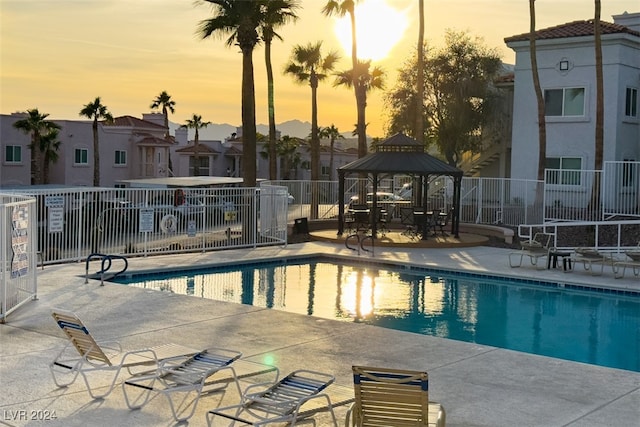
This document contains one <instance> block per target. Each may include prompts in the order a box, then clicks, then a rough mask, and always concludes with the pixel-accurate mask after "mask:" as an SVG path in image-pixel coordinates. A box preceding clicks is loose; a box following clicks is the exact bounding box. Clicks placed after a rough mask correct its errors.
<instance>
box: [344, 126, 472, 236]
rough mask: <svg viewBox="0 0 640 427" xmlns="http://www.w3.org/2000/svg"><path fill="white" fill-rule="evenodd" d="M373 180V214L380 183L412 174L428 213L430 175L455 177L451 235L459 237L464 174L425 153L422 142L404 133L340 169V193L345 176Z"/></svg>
mask: <svg viewBox="0 0 640 427" xmlns="http://www.w3.org/2000/svg"><path fill="white" fill-rule="evenodd" d="M364 174H366V175H367V176H368V177H370V178H371V181H372V183H373V194H374V197H373V199H372V203H373V206H372V208H373V209H372V211H373V212H375V211H376V209H377V202H378V201H377V197H375V194H377V193H378V180H379V179H380V178H383V177H387V176H393V175H397V174H404V175H411V176H413V177H414V178H415V179H418V180H419V182H421V183H422V186H421V187H422V190H423V192H422V198H421V200H422V204H423V207H424V211H425V212H426V211H427V208H428V207H427V200H428V190H429V189H428V183H429V177H430V176H442V175H445V176H451V177H452V178H453V183H454V185H453V204H452V217H451V232H452V233H453V235H454V236H455V237H456V238H458V237H459V228H460V187H461V183H462V176H463V172H462V170H461V169H458V168H456V167H454V166H451V165H448V164H447V163H445V162H443V161H441V160H439V159H437V158H435V157H433V156H431V155H429V154H427V153H425V147H424V145H423V144H422V143H420V142H419V141H417V140H415V139H413V138H410V137H408V136H406V135H404V134H402V133H397V134H395V135H393V136H391V137H389V138H387V139H386V140H384V141H383V142H381V143H380V144H378V146H377V147H376V152H375V153H371V154H368V155H366V156H365V157H362V158H360V159H358V160H355V161H353V162H351V163H348V164H346V165H344V166H342V167H340V168H338V186H339V187H338V193H339V194H341V195H342V198H343V199H344V195H345V184H344V180H345V177H347V176H349V175H359V176H361V175H364ZM370 217H371V219H370V221H371V230H372V235H373V237H374V238H375V237H376V232H377V230H376V226H377V225H376V221H375V218H374V215H371V216H370ZM344 218H345V212H344V203H340V204H339V206H338V235H339V236H342V234H343V233H344Z"/></svg>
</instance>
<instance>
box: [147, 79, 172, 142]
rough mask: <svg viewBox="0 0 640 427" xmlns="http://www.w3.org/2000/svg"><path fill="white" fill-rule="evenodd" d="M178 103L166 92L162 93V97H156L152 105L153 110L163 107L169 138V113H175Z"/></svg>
mask: <svg viewBox="0 0 640 427" xmlns="http://www.w3.org/2000/svg"><path fill="white" fill-rule="evenodd" d="M175 106H176V102H175V101H173V100H172V99H171V95H169V94H168V93H167V91H166V90H163V91H162V92H160V95H158V96H157V97H156V99H154V100H153V102H152V103H151V109H152V110H155V109H157V108H160V107H162V115H164V127H165V128H167V133H166V136H169V115H168V114H167V113H168V111H171V113H172V114H173V113H175V111H176V110H175Z"/></svg>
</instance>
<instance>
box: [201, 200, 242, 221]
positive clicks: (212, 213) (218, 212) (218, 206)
mask: <svg viewBox="0 0 640 427" xmlns="http://www.w3.org/2000/svg"><path fill="white" fill-rule="evenodd" d="M200 200H201V202H202V204H203V206H204V208H205V210H206V212H207V217H209V218H211V219H212V220H213V221H214V222H220V221H223V220H225V219H228V218H230V217H231V216H233V215H229V214H227V213H235V212H236V211H237V208H236V204H235V203H233V201H232V200H231V198H230V197H225V196H220V195H217V194H211V195H205V196H202V197H201V199H200ZM225 214H227V215H226V218H225Z"/></svg>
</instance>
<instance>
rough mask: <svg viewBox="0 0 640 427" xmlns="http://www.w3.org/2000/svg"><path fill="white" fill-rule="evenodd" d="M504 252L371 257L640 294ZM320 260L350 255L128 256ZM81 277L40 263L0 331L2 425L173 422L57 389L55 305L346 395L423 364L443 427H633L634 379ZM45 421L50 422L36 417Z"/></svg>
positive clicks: (198, 421)
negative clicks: (361, 380)
mask: <svg viewBox="0 0 640 427" xmlns="http://www.w3.org/2000/svg"><path fill="white" fill-rule="evenodd" d="M509 252H510V251H509V250H504V249H496V248H488V247H473V248H453V249H431V248H429V249H413V250H411V249H402V250H396V249H390V248H376V253H375V258H376V259H385V260H392V261H394V262H397V263H402V264H405V263H411V264H417V265H431V266H437V267H439V268H451V269H463V270H467V271H481V272H490V273H492V274H507V275H518V276H520V277H523V276H525V277H532V276H535V277H536V278H539V279H547V280H557V281H561V282H565V283H570V282H577V283H583V284H587V285H588V284H593V285H609V286H615V287H622V288H633V289H639V288H640V281H639V280H638V278H634V277H633V275H629V274H627V278H625V279H618V280H615V279H613V274H612V273H611V272H608V273H605V275H604V276H602V277H593V276H591V275H590V274H588V273H585V272H584V271H583V270H582V268H581V267H577V269H576V271H574V272H572V273H563V272H562V271H561V270H559V269H557V270H537V271H536V270H534V269H533V268H532V267H523V268H517V269H511V268H509V264H508V260H507V255H508V253H509ZM315 253H320V254H332V255H344V256H349V257H355V258H358V256H356V255H355V254H354V253H353V252H351V251H348V250H347V249H345V247H344V246H342V245H336V244H330V243H305V244H296V245H289V246H287V247H285V248H283V247H276V248H262V249H254V250H235V251H221V252H211V253H206V254H202V253H197V254H185V255H177V256H174V255H172V256H158V257H149V258H132V259H130V267H129V270H148V269H158V268H169V269H179V268H180V267H181V266H185V265H206V264H213V263H226V262H232V261H241V260H249V259H258V258H270V257H290V256H296V255H303V254H315ZM360 258H369V255H361V256H360ZM94 271H95V270H94ZM83 274H84V264H69V265H58V266H47V267H46V268H45V269H44V271H39V276H38V290H39V291H38V300H36V301H33V302H30V303H28V304H26V305H25V306H24V307H22V308H20V309H19V310H18V311H16V312H15V313H12V314H11V315H9V316H8V318H7V323H6V324H4V325H0V339H1V341H0V383H1V384H2V392H1V393H0V425H7V426H27V425H28V426H35V425H46V426H149V427H151V426H169V425H174V422H173V421H172V418H171V412H170V410H169V408H168V407H167V405H166V403H165V401H163V400H162V399H154V400H153V401H152V402H151V403H149V404H148V405H147V406H145V407H144V408H143V409H142V410H136V411H131V410H129V409H128V408H127V406H126V404H125V402H124V398H123V394H122V389H121V388H120V387H117V388H116V389H115V390H114V392H113V393H112V394H111V395H110V396H108V397H107V398H106V399H103V400H92V399H91V398H90V397H89V395H88V394H87V393H86V391H85V389H84V387H83V382H82V381H81V380H79V381H77V382H76V383H75V384H73V385H72V386H70V387H68V388H57V387H56V386H55V384H54V383H53V380H52V378H51V375H50V373H49V369H48V363H49V362H50V361H51V360H52V359H53V357H54V356H55V355H56V353H57V351H58V350H59V349H60V348H61V347H62V346H63V345H64V343H65V339H64V338H63V335H62V332H61V331H60V330H59V328H58V327H57V326H56V324H55V323H54V321H53V319H52V318H51V315H50V312H51V309H52V308H64V309H67V310H72V311H75V312H76V313H77V314H78V315H79V316H80V317H81V318H82V319H83V320H84V322H85V323H86V324H87V326H88V327H89V328H90V330H91V332H92V334H93V335H94V336H95V337H97V338H99V339H102V340H108V339H115V340H118V341H119V342H120V343H121V344H122V346H123V347H124V348H125V349H136V348H142V347H145V346H153V345H158V344H160V343H164V342H175V343H178V344H182V345H186V346H190V347H196V348H205V347H210V346H218V347H226V348H231V349H237V350H239V351H242V352H243V354H244V358H246V359H248V360H252V361H259V362H270V363H274V364H275V365H276V366H278V367H279V368H280V369H281V370H282V372H288V371H291V370H294V369H300V368H308V369H314V370H319V371H323V372H328V373H332V374H334V375H335V376H336V379H337V380H336V383H337V384H340V385H343V386H347V387H350V386H351V375H350V369H351V365H352V364H368V365H373V366H376V365H377V366H391V367H404V368H407V369H426V370H427V371H428V372H429V379H430V398H431V399H432V400H436V401H439V402H441V403H442V404H443V405H444V406H445V408H446V409H447V425H448V426H450V427H456V426H541V427H542V426H544V427H549V426H575V427H582V426H618V427H626V426H629V427H634V426H636V427H637V426H638V425H639V422H638V420H639V419H640V372H632V371H625V370H618V369H610V368H603V367H599V366H594V365H587V364H582V363H574V362H568V361H564V360H560V359H553V358H548V357H542V356H535V355H530V354H526V353H520V352H515V351H509V350H503V349H499V348H493V347H488V346H482V345H477V344H469V343H463V342H459V341H453V340H447V339H442V338H436V337H430V336H422V335H416V334H412V333H406V332H398V331H393V330H387V329H382V328H378V327H374V326H369V325H364V324H355V323H347V322H337V321H332V320H325V319H320V318H316V317H311V316H302V315H296V314H288V313H283V312H279V311H275V310H269V309H264V308H260V307H251V306H244V305H237V304H232V303H224V302H218V301H212V300H206V299H201V298H195V297H190V296H181V295H175V294H171V293H167V292H157V291H151V290H145V289H137V288H133V287H126V286H122V285H114V284H109V283H107V284H105V286H100V284H99V282H98V281H93V280H92V281H90V282H89V284H84V278H83V277H82V275H83ZM629 339H635V340H637V339H639V337H638V336H635V337H629ZM638 357H640V355H638ZM125 377H126V375H123V376H122V379H124V378H125ZM237 400H238V397H237V394H236V393H234V392H233V390H232V389H229V390H228V391H227V392H225V393H214V394H211V395H208V396H205V397H203V398H202V399H201V401H200V404H199V405H198V409H197V411H196V413H195V415H194V416H193V417H192V418H191V419H190V420H189V422H188V425H190V426H203V425H206V422H205V413H206V411H207V410H208V409H211V408H214V407H216V406H218V405H220V404H221V403H222V404H228V403H231V402H235V401H237ZM344 412H345V408H340V409H339V410H338V414H339V416H340V417H342V416H343V415H344ZM52 415H55V417H56V418H55V419H47V420H43V419H42V418H52ZM317 420H318V421H319V422H318V425H329V424H328V421H329V419H328V418H327V417H326V416H320V417H317ZM216 425H226V424H225V423H221V424H216Z"/></svg>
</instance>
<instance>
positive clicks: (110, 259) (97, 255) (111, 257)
mask: <svg viewBox="0 0 640 427" xmlns="http://www.w3.org/2000/svg"><path fill="white" fill-rule="evenodd" d="M93 258H102V261H101V264H100V271H97V272H96V274H99V275H100V286H104V275H105V273H106V272H107V271H109V269H110V268H111V265H112V263H113V260H114V259H121V260H122V261H124V267H123V268H122V270H120V271H118V272H116V273H114V275H113V276H111V277H112V278H114V277H116V276H118V275H119V274H122V273H124V272H125V271H127V268H128V267H129V261H128V260H127V258H126V257H124V256H122V255H107V254H101V253H97V252H95V253H92V254H90V255H89V256H88V257H87V260H86V262H85V273H84V274H85V279H84V283H89V262H90V261H91V259H93ZM105 264H106V266H105Z"/></svg>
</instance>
